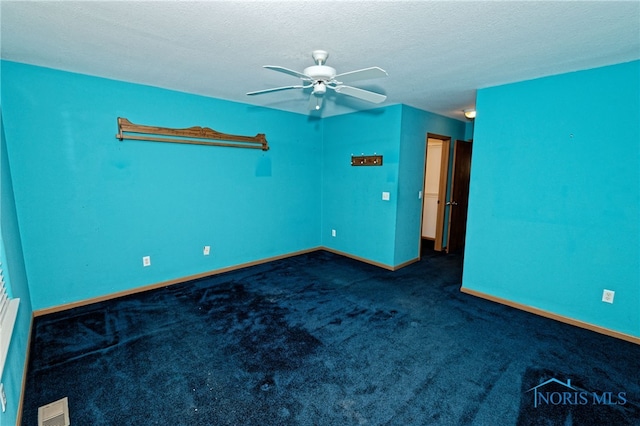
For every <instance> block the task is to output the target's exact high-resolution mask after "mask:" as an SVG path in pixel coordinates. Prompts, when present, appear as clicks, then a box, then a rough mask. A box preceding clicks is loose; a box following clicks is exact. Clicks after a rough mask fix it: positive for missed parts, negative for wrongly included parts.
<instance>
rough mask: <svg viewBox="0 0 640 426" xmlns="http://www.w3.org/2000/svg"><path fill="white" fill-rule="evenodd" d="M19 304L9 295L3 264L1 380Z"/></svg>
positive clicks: (0, 274) (0, 273) (0, 289)
mask: <svg viewBox="0 0 640 426" xmlns="http://www.w3.org/2000/svg"><path fill="white" fill-rule="evenodd" d="M19 303H20V299H11V298H10V297H9V294H8V293H7V288H6V285H5V283H4V273H3V271H2V263H0V378H1V377H2V373H3V372H4V363H5V361H6V360H7V352H9V343H10V342H11V334H12V333H13V326H14V324H15V322H16V316H17V315H18V304H19Z"/></svg>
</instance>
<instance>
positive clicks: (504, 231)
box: [463, 61, 640, 337]
mask: <svg viewBox="0 0 640 426" xmlns="http://www.w3.org/2000/svg"><path fill="white" fill-rule="evenodd" d="M638 93H640V62H638V61H635V62H630V63H625V64H619V65H614V66H609V67H603V68H598V69H592V70H586V71H580V72H575V73H570V74H564V75H558V76H553V77H548V78H542V79H538V80H533V81H526V82H521V83H517V84H510V85H506V86H500V87H494V88H488V89H484V90H480V91H479V92H478V97H477V110H478V118H477V119H476V123H475V136H474V149H473V160H472V168H471V189H470V199H469V219H468V227H467V245H466V251H465V262H464V278H463V286H464V287H465V288H469V289H473V290H477V291H480V292H483V293H486V294H489V295H493V296H497V297H500V298H503V299H506V300H510V301H514V302H517V303H521V304H524V305H529V306H533V307H536V308H539V309H543V310H546V311H549V312H552V313H555V314H559V315H562V316H565V317H569V318H573V319H577V320H581V321H584V322H587V323H591V324H595V325H598V326H602V327H606V328H608V329H611V330H616V331H619V332H622V333H626V334H629V335H632V336H636V337H638V336H640V267H639V263H640V238H639V236H640V230H639V224H640V131H639V126H640V106H639V103H640V98H639V96H638ZM603 289H610V290H614V291H615V292H616V294H615V299H614V303H613V304H607V303H603V302H602V301H601V299H602V291H603Z"/></svg>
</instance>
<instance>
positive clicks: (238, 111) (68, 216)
mask: <svg viewBox="0 0 640 426" xmlns="http://www.w3.org/2000/svg"><path fill="white" fill-rule="evenodd" d="M2 65H3V70H2V71H3V72H2V86H3V91H2V105H3V106H4V124H5V135H6V143H7V151H8V155H9V161H10V164H11V172H12V177H13V185H14V189H15V199H16V200H15V201H16V207H17V209H16V210H17V217H18V220H19V222H20V224H21V231H22V232H21V237H22V245H23V248H24V261H25V265H26V270H27V275H28V278H29V287H30V290H31V298H32V302H33V308H34V310H38V309H43V308H47V307H51V306H56V305H61V304H65V303H69V302H75V301H79V300H84V299H89V298H93V297H97V296H101V295H106V294H111V293H114V292H118V291H123V290H128V289H132V288H136V287H140V286H144V285H148V284H153V283H158V282H163V281H166V280H171V279H176V278H180V277H184V276H188V275H192V274H197V273H202V272H206V271H211V270H215V269H219V268H223V267H227V266H232V265H238V264H242V263H245V262H250V261H256V260H261V259H265V258H269V257H272V256H278V255H283V254H287V253H291V252H296V251H299V250H304V249H309V248H313V247H317V246H318V245H319V244H320V238H319V233H318V229H319V227H320V182H321V180H320V176H321V153H322V129H321V123H320V122H319V121H317V120H315V121H314V120H309V119H308V117H307V116H305V115H300V114H291V113H285V112H280V111H275V110H270V109H266V108H258V107H253V106H249V105H245V104H239V103H233V102H228V101H222V100H217V99H211V98H206V97H201V96H195V95H189V94H184V93H178V92H172V91H168V90H163V89H158V88H153V87H147V86H141V85H136V84H128V83H123V82H117V81H112V80H106V79H101V78H95V77H89V76H85V75H79V74H71V73H67V72H61V71H56V70H51V69H46V68H41V67H34V66H29V65H24V64H18V63H12V62H3V64H2ZM117 117H126V118H128V119H129V120H131V121H132V122H134V123H138V124H148V125H158V126H165V127H178V128H181V127H190V126H194V125H200V126H206V127H211V128H213V129H215V130H218V131H221V132H224V133H233V134H243V135H255V134H257V133H265V134H266V136H267V140H268V141H269V145H270V147H271V149H270V150H269V151H267V152H263V151H260V150H250V149H238V148H221V147H206V146H197V145H181V144H168V143H154V142H141V141H124V142H120V141H118V140H117V139H116V138H115V134H116V131H117V125H116V118H117ZM204 245H211V247H212V254H211V255H210V256H208V257H205V256H203V253H202V249H203V246H204ZM145 255H149V256H151V263H152V264H151V266H150V267H147V268H143V267H142V257H143V256H145Z"/></svg>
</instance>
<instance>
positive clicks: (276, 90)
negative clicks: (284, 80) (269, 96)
mask: <svg viewBox="0 0 640 426" xmlns="http://www.w3.org/2000/svg"><path fill="white" fill-rule="evenodd" d="M307 87H309V86H302V85H297V86H283V87H274V88H273V89H264V90H256V91H254V92H247V95H249V96H253V95H260V94H262V93H269V92H279V91H280V90H289V89H305V88H307Z"/></svg>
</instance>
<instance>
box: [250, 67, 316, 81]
mask: <svg viewBox="0 0 640 426" xmlns="http://www.w3.org/2000/svg"><path fill="white" fill-rule="evenodd" d="M262 68H267V69H270V70H274V71H278V72H283V73H285V74H289V75H292V76H294V77H298V78H301V79H303V80H306V81H311V79H310V78H309V76H308V75H306V74H302V73H301V72H298V71H294V70H290V69H289V68H285V67H279V66H277V65H265V66H263V67H262Z"/></svg>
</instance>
